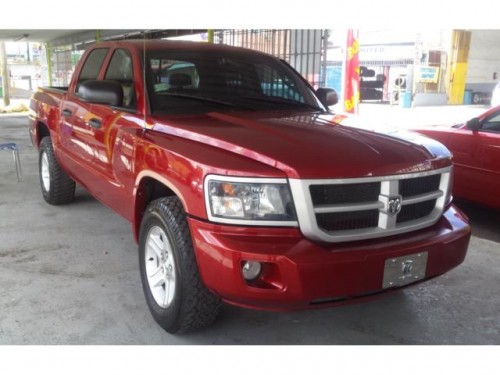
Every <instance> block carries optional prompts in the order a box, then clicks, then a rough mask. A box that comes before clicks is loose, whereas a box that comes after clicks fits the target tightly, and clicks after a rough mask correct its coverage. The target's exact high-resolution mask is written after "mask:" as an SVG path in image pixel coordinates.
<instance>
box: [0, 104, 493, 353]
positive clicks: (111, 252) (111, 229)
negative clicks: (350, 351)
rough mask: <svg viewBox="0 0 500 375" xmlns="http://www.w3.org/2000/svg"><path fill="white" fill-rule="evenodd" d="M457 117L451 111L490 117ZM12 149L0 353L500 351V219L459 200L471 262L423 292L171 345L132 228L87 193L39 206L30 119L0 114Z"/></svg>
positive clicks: (242, 317)
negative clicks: (467, 347) (86, 347)
mask: <svg viewBox="0 0 500 375" xmlns="http://www.w3.org/2000/svg"><path fill="white" fill-rule="evenodd" d="M363 106H364V107H365V108H366V109H365V111H366V113H370V111H371V113H375V112H377V113H379V114H380V116H381V117H380V118H384V119H388V118H393V119H394V120H395V121H396V122H404V121H405V116H408V118H412V119H413V121H415V120H414V118H415V112H412V111H413V110H418V111H419V112H418V116H419V117H420V118H421V119H422V120H421V123H422V124H424V123H426V122H429V118H430V117H429V116H432V111H433V110H434V111H439V113H441V115H442V111H443V110H444V109H443V108H445V107H443V108H441V109H435V108H434V109H428V110H424V109H421V108H418V109H417V108H415V109H405V110H403V111H401V110H399V109H398V108H392V107H389V106H378V107H379V108H376V107H377V106H375V105H362V110H363ZM460 108H462V107H451V109H450V107H446V111H453V110H454V112H453V113H457V111H459V110H460V111H462V112H463V115H464V116H466V115H469V114H471V113H473V112H474V113H475V112H480V111H482V110H484V109H482V108H468V109H463V108H462V109H460ZM382 111H386V114H385V115H383V113H382ZM391 111H392V112H391ZM405 111H406V112H405ZM426 111H427V112H426ZM391 113H392V114H391ZM424 113H425V115H424ZM426 116H427V117H426ZM7 141H13V142H17V143H18V145H19V146H20V148H21V159H22V167H23V177H22V181H21V182H20V183H18V182H17V180H16V175H15V169H14V163H13V160H12V157H11V155H9V154H8V153H7V152H5V151H2V152H1V153H0V306H1V314H0V344H177V345H179V344H191V345H196V344H226V345H228V344H229V345H231V344H260V345H265V344H282V345H287V344H345V345H349V344H364V345H372V344H387V345H394V344H500V314H499V311H500V293H499V291H500V272H499V269H500V248H499V242H500V231H499V223H500V212H499V211H492V210H488V209H485V208H481V207H478V206H475V205H472V204H466V203H463V202H458V205H459V206H460V207H461V208H462V209H463V210H464V211H465V212H466V213H467V214H468V215H469V216H470V218H471V222H472V227H473V233H474V235H473V238H472V241H471V244H470V248H469V253H468V256H467V258H466V261H465V263H464V264H462V265H461V266H459V267H458V268H456V269H454V270H453V271H451V272H449V273H448V274H446V275H444V276H442V277H439V278H437V279H434V280H432V281H429V282H427V283H424V284H420V285H418V286H414V287H412V288H409V289H406V290H404V291H399V292H397V293H394V294H392V295H388V296H385V297H383V298H381V299H378V300H375V301H371V302H368V303H363V304H356V305H351V306H345V307H339V308H333V309H325V310H315V311H304V312H293V313H270V312H259V311H251V310H245V309H239V308H235V307H230V306H225V307H224V309H223V312H222V314H221V316H220V317H219V319H218V321H217V322H216V323H215V324H214V325H213V326H212V327H210V328H208V329H207V330H205V331H203V332H200V333H196V334H188V335H181V336H173V335H169V334H167V333H166V332H164V331H163V330H162V329H161V328H160V327H159V326H158V325H157V324H156V323H155V322H154V321H153V319H152V317H151V316H150V314H149V311H148V308H147V306H146V302H145V300H144V297H143V293H142V287H141V283H140V277H139V267H138V257H137V252H136V244H135V243H134V240H133V238H132V234H131V230H130V225H129V224H128V223H127V222H126V221H124V220H123V219H122V218H121V217H120V216H118V215H116V214H115V213H113V212H112V211H111V210H109V209H108V208H107V207H105V206H103V205H102V204H100V203H99V202H97V201H96V200H94V199H93V198H92V197H91V196H89V195H88V194H87V193H86V192H85V191H83V190H82V189H78V190H77V198H76V201H75V202H74V203H73V204H71V205H68V206H63V207H53V206H49V205H47V204H46V203H45V202H44V201H43V198H42V196H41V192H40V187H39V182H38V170H37V158H38V155H37V152H36V150H35V149H34V148H33V147H32V146H31V142H30V140H29V136H28V123H27V117H26V116H0V143H1V142H7Z"/></svg>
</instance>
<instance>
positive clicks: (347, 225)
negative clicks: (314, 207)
mask: <svg viewBox="0 0 500 375" xmlns="http://www.w3.org/2000/svg"><path fill="white" fill-rule="evenodd" d="M316 220H317V222H318V226H319V227H320V228H323V229H324V230H327V231H340V230H354V229H360V228H371V227H376V226H377V224H378V210H367V211H354V212H332V213H326V214H317V215H316Z"/></svg>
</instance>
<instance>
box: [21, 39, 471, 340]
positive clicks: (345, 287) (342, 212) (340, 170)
mask: <svg viewBox="0 0 500 375" xmlns="http://www.w3.org/2000/svg"><path fill="white" fill-rule="evenodd" d="M336 101H337V98H336V94H335V92H334V91H333V90H329V89H323V88H322V89H318V90H314V89H313V87H311V86H310V85H309V83H307V82H306V81H305V80H304V79H303V78H302V77H301V76H300V75H299V74H298V73H297V72H295V71H294V69H293V68H292V67H290V66H289V65H288V64H287V63H285V62H284V61H281V60H279V59H277V58H275V57H272V56H270V55H267V54H263V53H259V52H255V51H251V50H245V49H239V48H233V47H228V46H221V45H210V44H203V43H190V42H172V41H144V40H138V41H116V42H103V43H98V44H95V45H93V46H91V47H90V48H89V49H88V50H87V51H86V52H85V53H84V54H83V56H82V58H81V60H80V62H79V64H78V65H77V67H76V70H75V72H74V75H73V78H72V81H71V83H70V85H69V87H64V88H61V87H59V88H55V87H49V88H43V89H40V90H38V92H36V93H35V94H34V96H33V98H32V100H31V103H30V109H31V112H30V135H31V139H32V142H33V144H34V145H35V146H36V147H37V148H38V149H39V169H40V184H41V190H42V193H43V197H44V199H45V200H46V201H47V202H48V203H49V204H53V205H60V204H66V203H69V202H71V201H72V199H73V197H74V194H75V183H78V184H80V185H81V186H83V187H84V188H85V189H86V190H88V191H89V192H90V194H92V195H93V196H94V197H96V198H97V199H98V200H100V201H101V202H102V203H104V204H106V205H108V206H109V207H111V208H112V209H113V210H114V211H116V212H117V213H119V214H120V215H122V216H123V217H124V218H126V219H127V220H128V221H130V222H131V224H132V231H133V234H134V236H135V239H136V241H137V242H138V247H139V266H140V273H141V278H142V284H143V289H144V294H145V298H146V301H147V304H148V306H149V309H150V311H151V313H152V315H153V317H154V319H155V320H156V321H157V322H158V323H159V324H160V325H161V326H162V327H163V328H164V329H165V330H166V331H168V332H171V333H174V332H186V331H193V330H197V329H201V328H203V327H205V326H207V325H209V324H211V323H212V322H213V321H214V319H215V318H216V316H217V314H218V312H219V310H220V307H221V303H222V302H226V303H230V304H234V305H237V306H242V307H249V308H255V309H268V310H290V309H307V308H318V307H323V306H333V305H336V304H343V303H346V302H349V301H353V300H357V299H362V298H365V299H366V298H369V297H371V296H373V295H377V294H380V293H383V292H388V291H392V290H395V289H397V288H401V287H403V286H406V285H409V284H413V283H416V282H421V281H423V280H427V279H430V278H433V277H435V276H438V275H440V274H443V273H445V272H447V271H449V270H451V269H452V268H454V267H456V266H457V265H459V264H460V263H461V262H462V261H463V260H464V258H465V255H466V252H467V246H468V242H469V238H470V228H469V225H468V222H467V219H466V218H465V217H464V215H463V214H462V213H460V211H459V210H458V209H456V208H455V207H454V206H453V205H452V202H451V201H452V197H451V193H450V191H451V190H450V185H451V181H452V160H451V155H450V153H449V151H448V150H447V149H446V148H445V147H444V146H442V145H441V144H440V143H438V142H437V141H433V140H431V139H429V138H426V137H424V136H419V135H414V136H413V138H412V137H405V136H397V135H387V134H380V133H375V132H370V131H365V130H361V129H355V128H352V127H346V126H342V125H339V124H337V123H336V122H335V117H334V114H333V113H331V112H330V111H329V110H328V106H329V105H333V104H334V103H335V102H336Z"/></svg>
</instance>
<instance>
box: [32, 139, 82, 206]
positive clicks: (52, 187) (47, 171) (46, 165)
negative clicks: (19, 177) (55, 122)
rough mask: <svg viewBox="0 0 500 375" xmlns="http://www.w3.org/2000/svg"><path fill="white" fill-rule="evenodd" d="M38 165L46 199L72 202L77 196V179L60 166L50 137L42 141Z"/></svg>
mask: <svg viewBox="0 0 500 375" xmlns="http://www.w3.org/2000/svg"><path fill="white" fill-rule="evenodd" d="M38 166H39V170H40V186H41V188H42V194H43V198H44V199H45V201H46V202H47V203H50V204H53V205H60V204H66V203H70V202H72V201H73V199H74V198H75V181H73V180H72V179H71V178H70V177H69V176H68V175H67V174H66V173H65V172H64V171H63V170H62V169H61V167H60V166H59V163H58V162H57V160H56V157H55V155H54V147H53V146H52V140H51V139H50V137H44V138H43V139H42V140H41V142H40V155H39V163H38Z"/></svg>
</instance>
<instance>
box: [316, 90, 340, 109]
mask: <svg viewBox="0 0 500 375" xmlns="http://www.w3.org/2000/svg"><path fill="white" fill-rule="evenodd" d="M316 95H318V98H319V100H321V103H323V104H324V105H325V106H327V107H329V106H331V105H335V104H337V103H338V102H339V96H338V95H337V91H335V90H334V89H329V88H323V87H322V88H319V89H317V90H316Z"/></svg>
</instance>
